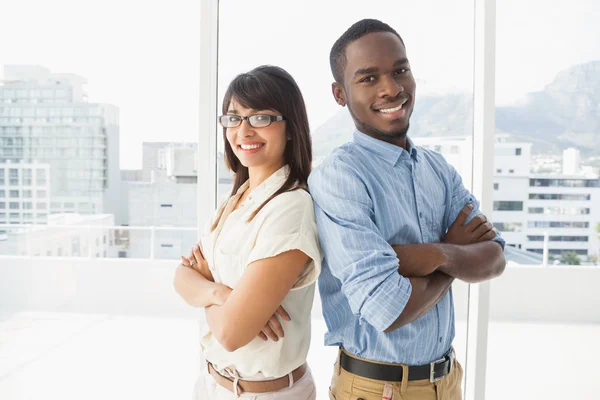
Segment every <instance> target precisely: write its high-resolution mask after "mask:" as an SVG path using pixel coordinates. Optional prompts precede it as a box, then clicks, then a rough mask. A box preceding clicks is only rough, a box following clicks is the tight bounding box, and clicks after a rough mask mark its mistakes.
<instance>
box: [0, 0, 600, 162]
mask: <svg viewBox="0 0 600 400" xmlns="http://www.w3.org/2000/svg"><path fill="white" fill-rule="evenodd" d="M546 3H547V2H545V1H542V0H528V1H519V0H497V52H496V63H497V64H496V74H497V84H496V91H497V104H502V105H506V104H511V103H515V102H517V101H518V100H519V99H520V98H521V97H523V96H524V95H525V94H526V93H528V92H531V91H536V90H541V89H543V87H544V86H545V85H546V84H548V83H550V82H551V81H552V79H553V78H554V77H555V76H556V74H557V73H558V72H560V71H561V70H563V69H565V68H568V67H570V66H572V65H575V64H580V63H584V62H588V61H591V60H599V59H600V41H598V40H597V38H598V37H599V36H600V28H599V27H598V24H597V22H596V21H598V20H600V2H595V1H594V0H571V1H569V2H556V3H554V4H552V7H547V5H546ZM2 13H3V15H5V16H10V18H4V19H3V22H2V24H0V37H1V38H3V39H2V40H1V41H0V66H2V65H5V64H36V65H42V66H45V67H47V68H49V69H50V70H51V71H52V72H60V73H75V74H78V75H81V76H83V77H85V78H87V80H88V84H87V85H86V90H87V93H88V96H89V100H90V101H91V102H99V103H110V104H114V105H116V106H118V107H119V109H120V118H121V120H120V125H121V168H122V169H133V168H139V167H140V166H141V143H142V142H143V141H186V142H197V141H198V137H199V136H198V129H199V126H200V124H199V121H198V111H197V110H198V104H199V100H198V99H199V88H198V85H199V84H198V82H199V79H198V71H199V65H200V54H199V42H200V39H199V38H200V26H199V13H200V0H172V1H170V2H169V3H168V6H167V3H164V2H144V3H142V2H138V1H125V2H124V1H122V0H120V1H117V0H103V1H102V2H100V1H88V0H53V1H52V2H48V1H42V0H19V1H12V2H11V1H6V2H4V4H3V5H2ZM473 14H474V1H473V0H471V1H465V0H420V1H411V2H409V1H406V0H405V1H399V0H392V1H390V0H379V1H377V2H364V1H357V0H339V1H338V0H336V1H331V0H327V1H323V0H319V1H315V0H305V1H294V2H292V1H280V0H254V1H246V0H222V1H221V6H220V26H219V101H220V100H221V97H222V94H223V92H224V90H225V88H226V85H227V84H228V83H229V81H230V80H231V79H232V78H233V77H234V76H235V75H236V74H238V73H240V72H244V71H247V70H249V69H251V68H253V67H255V66H257V65H260V64H274V65H279V66H281V67H283V68H285V69H287V70H288V71H289V72H290V73H291V74H292V75H293V76H294V77H295V79H296V80H297V81H298V84H299V86H300V88H301V89H302V91H303V93H304V97H305V100H306V103H307V108H308V114H309V118H310V123H311V127H312V128H313V129H316V128H318V127H319V125H321V124H322V123H324V122H325V121H326V120H327V119H328V118H329V117H331V116H332V115H333V114H334V113H335V112H336V111H337V110H338V106H337V105H336V104H335V102H334V101H333V99H332V97H331V92H330V84H331V81H332V77H331V72H330V70H329V61H328V60H329V59H328V57H329V50H330V48H331V45H332V44H333V42H334V41H335V40H336V39H337V37H339V35H340V34H341V33H343V31H344V30H345V29H347V28H348V27H349V26H350V25H351V24H352V23H353V22H355V21H357V20H359V19H361V18H378V19H381V20H383V21H384V22H387V23H389V24H390V25H391V26H392V27H394V28H395V29H396V30H397V31H398V32H399V33H400V35H401V36H402V37H403V39H404V42H405V43H406V46H407V52H408V56H409V59H410V61H411V66H412V69H413V73H414V75H415V77H416V79H417V82H418V88H417V90H418V92H417V95H419V94H421V95H422V94H445V93H449V92H458V91H463V92H464V91H466V92H470V91H472V84H473V40H474V37H473ZM1 74H3V71H0V75H1ZM417 101H418V98H417Z"/></svg>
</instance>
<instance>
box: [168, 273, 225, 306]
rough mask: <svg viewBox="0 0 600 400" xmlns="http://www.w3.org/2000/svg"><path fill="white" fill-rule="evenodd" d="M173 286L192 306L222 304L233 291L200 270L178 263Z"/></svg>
mask: <svg viewBox="0 0 600 400" xmlns="http://www.w3.org/2000/svg"><path fill="white" fill-rule="evenodd" d="M173 286H175V290H176V291H177V293H178V294H179V295H180V296H181V297H182V298H183V299H184V300H185V301H186V303H188V304H189V305H191V306H192V307H209V306H213V305H221V304H223V303H224V302H225V300H226V299H227V297H228V296H229V293H230V292H231V289H230V288H229V287H227V286H225V285H222V284H220V283H215V282H212V281H209V280H208V279H206V278H205V277H204V276H203V275H202V274H200V273H199V272H198V271H195V270H193V269H191V268H188V267H185V266H183V265H178V266H177V269H176V270H175V279H174V280H173Z"/></svg>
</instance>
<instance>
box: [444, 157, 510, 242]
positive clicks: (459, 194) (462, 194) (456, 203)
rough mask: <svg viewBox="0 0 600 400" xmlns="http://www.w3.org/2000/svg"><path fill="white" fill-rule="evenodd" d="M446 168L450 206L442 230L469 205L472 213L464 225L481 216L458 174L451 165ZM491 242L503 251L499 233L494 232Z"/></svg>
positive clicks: (475, 201) (473, 198)
mask: <svg viewBox="0 0 600 400" xmlns="http://www.w3.org/2000/svg"><path fill="white" fill-rule="evenodd" d="M448 167H449V168H450V176H451V179H452V204H451V212H450V215H449V218H448V220H446V221H445V222H446V226H445V227H444V230H446V229H448V227H449V226H450V225H451V224H452V222H454V220H455V219H456V217H457V216H458V213H459V212H460V211H461V210H462V209H463V208H464V206H466V205H467V204H469V203H473V211H471V214H469V216H468V217H467V220H466V221H465V224H468V223H469V222H471V220H472V219H473V218H475V217H476V216H477V215H480V214H483V213H482V212H481V209H480V203H479V201H478V200H477V199H476V198H475V196H473V195H472V194H471V192H469V191H468V190H467V189H465V186H464V185H463V181H462V178H461V177H460V175H459V173H458V172H457V171H456V169H454V167H453V166H452V165H450V164H448ZM492 240H493V241H494V242H497V243H498V244H499V245H500V246H502V250H504V245H505V244H506V242H505V241H504V239H502V236H500V232H498V231H496V236H495V237H494V238H493V239H492Z"/></svg>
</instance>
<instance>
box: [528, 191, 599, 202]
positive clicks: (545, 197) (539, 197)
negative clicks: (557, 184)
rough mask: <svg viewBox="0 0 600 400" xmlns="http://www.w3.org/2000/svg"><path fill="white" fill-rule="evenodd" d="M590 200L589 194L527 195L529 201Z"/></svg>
mask: <svg viewBox="0 0 600 400" xmlns="http://www.w3.org/2000/svg"><path fill="white" fill-rule="evenodd" d="M591 198H592V196H591V195H589V194H562V193H561V194H559V193H529V199H530V200H569V201H587V200H590V199H591Z"/></svg>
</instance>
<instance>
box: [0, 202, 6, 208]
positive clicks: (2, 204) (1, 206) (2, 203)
mask: <svg viewBox="0 0 600 400" xmlns="http://www.w3.org/2000/svg"><path fill="white" fill-rule="evenodd" d="M5 209H6V203H5V202H3V201H0V210H5Z"/></svg>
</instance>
